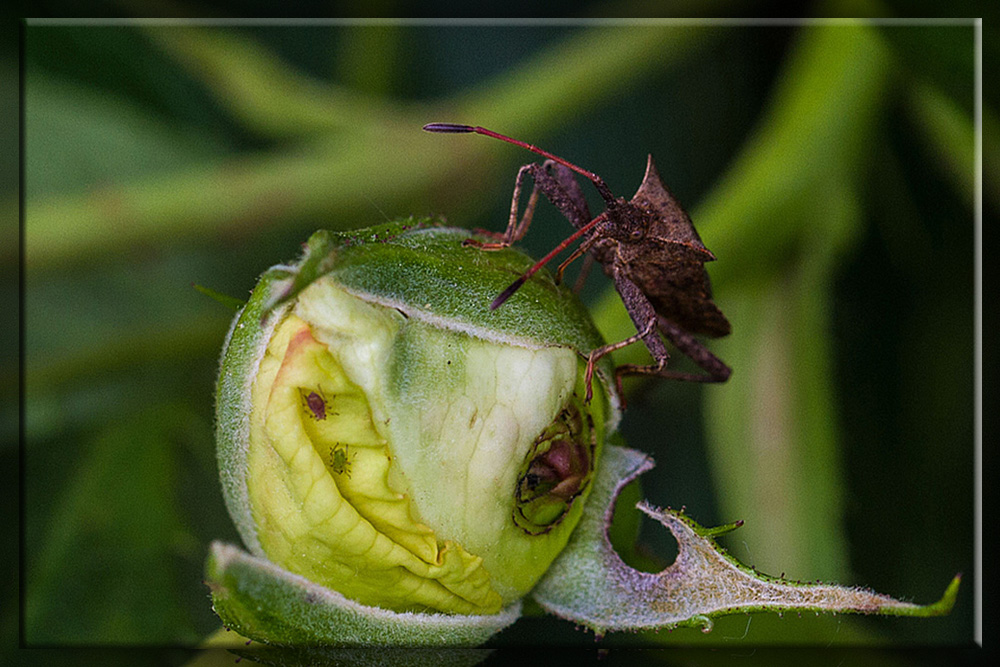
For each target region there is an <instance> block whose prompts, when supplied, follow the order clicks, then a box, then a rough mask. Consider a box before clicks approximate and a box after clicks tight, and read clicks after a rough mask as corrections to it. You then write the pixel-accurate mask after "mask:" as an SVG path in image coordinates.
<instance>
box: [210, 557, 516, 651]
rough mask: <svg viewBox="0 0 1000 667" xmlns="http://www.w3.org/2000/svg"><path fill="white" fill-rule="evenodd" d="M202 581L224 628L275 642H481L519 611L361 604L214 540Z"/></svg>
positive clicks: (376, 644) (512, 608)
mask: <svg viewBox="0 0 1000 667" xmlns="http://www.w3.org/2000/svg"><path fill="white" fill-rule="evenodd" d="M205 579H206V584H207V585H208V587H209V589H210V590H211V591H212V604H213V607H214V609H215V611H216V613H217V614H218V615H219V617H220V618H222V621H223V623H225V624H226V626H227V627H229V628H231V629H233V630H235V631H237V632H238V633H239V634H241V635H243V636H244V637H249V638H251V639H254V640H257V641H261V642H266V643H268V644H272V645H277V646H353V647H365V646H372V647H386V646H409V647H415V646H478V645H479V644H482V643H483V642H485V641H486V640H487V639H489V638H490V637H492V636H493V635H494V634H496V633H497V632H500V631H501V630H503V629H504V628H505V627H507V626H508V625H510V624H511V623H513V622H514V621H516V620H517V618H518V617H519V616H520V615H521V603H520V602H517V603H514V604H512V605H510V606H509V607H507V608H506V609H504V610H503V611H501V612H500V613H499V614H495V615H490V616H466V615H455V614H419V613H397V612H392V611H387V610H384V609H378V608H376V607H366V606H365V605H361V604H358V603H357V602H354V601H352V600H349V599H347V598H345V597H344V596H342V595H341V594H339V593H337V592H336V591H332V590H330V589H328V588H324V587H322V586H318V585H316V584H314V583H312V582H310V581H308V580H306V579H304V578H303V577H300V576H297V575H294V574H291V573H290V572H287V571H285V570H283V569H281V568H279V567H278V566H276V565H274V564H273V563H271V562H269V561H266V560H263V559H260V558H256V557H254V556H251V555H250V554H248V553H246V552H244V551H242V550H241V549H239V548H237V547H234V546H232V545H228V544H222V543H219V542H216V543H214V544H213V545H212V548H211V552H210V554H209V557H208V562H207V564H206V575H205Z"/></svg>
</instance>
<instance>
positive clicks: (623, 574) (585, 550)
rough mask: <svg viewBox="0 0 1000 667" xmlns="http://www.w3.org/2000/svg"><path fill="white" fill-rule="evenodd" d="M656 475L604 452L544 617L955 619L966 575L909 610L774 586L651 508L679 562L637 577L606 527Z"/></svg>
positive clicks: (685, 522) (856, 595)
mask: <svg viewBox="0 0 1000 667" xmlns="http://www.w3.org/2000/svg"><path fill="white" fill-rule="evenodd" d="M652 465H653V462H652V459H650V458H649V457H648V456H646V455H645V454H642V453H640V452H637V451H635V450H631V449H626V448H623V447H614V446H609V447H607V449H606V451H605V460H604V463H603V468H602V470H601V472H600V473H599V474H598V477H597V479H596V480H595V485H594V489H593V492H592V496H591V498H590V502H589V503H588V504H587V508H586V510H585V512H584V515H583V518H582V519H581V521H580V524H579V525H578V526H577V529H576V532H575V533H574V534H573V538H572V539H571V540H570V543H569V544H568V545H567V547H566V549H565V550H564V551H563V553H562V554H561V555H560V556H559V558H558V559H557V560H556V561H555V563H553V565H552V567H551V568H550V569H549V572H548V573H547V574H546V576H545V577H544V579H543V580H542V581H541V582H540V583H539V585H538V586H537V587H536V588H535V589H534V591H533V593H532V594H533V595H534V597H535V599H536V600H537V601H538V602H539V604H540V605H541V606H542V607H543V608H545V609H546V610H548V611H549V612H551V613H553V614H556V615H557V616H560V617H562V618H565V619H567V620H570V621H573V622H575V623H579V624H581V625H584V626H586V627H587V628H589V629H591V630H592V631H594V632H595V633H596V634H598V635H603V634H604V633H606V632H608V631H614V630H646V629H655V628H674V627H679V626H701V627H702V630H703V631H705V632H708V631H709V630H711V628H712V619H713V618H715V617H718V616H723V615H726V614H735V613H748V612H759V611H772V612H782V611H789V610H796V611H804V610H808V611H816V612H820V611H825V612H840V613H863V614H884V615H895V616H937V615H941V614H946V613H948V612H949V611H950V610H951V607H952V605H953V604H954V602H955V596H956V594H957V593H958V585H959V581H960V578H961V575H959V576H956V577H955V578H954V579H953V580H952V582H951V584H950V585H949V586H948V588H947V590H946V591H945V593H944V595H943V596H942V598H941V599H940V600H938V601H937V602H935V603H933V604H930V605H916V604H912V603H908V602H902V601H900V600H896V599H894V598H891V597H889V596H886V595H881V594H878V593H875V592H873V591H870V590H867V589H864V588H856V587H844V586H836V585H827V584H802V583H798V582H794V581H786V580H782V579H779V578H776V577H769V576H767V575H763V574H761V573H759V572H756V571H754V570H753V569H752V568H749V567H747V566H745V565H743V564H742V563H740V562H739V561H737V560H736V559H735V558H733V557H732V556H730V555H729V554H728V553H726V551H725V550H724V549H723V548H722V547H721V546H719V545H718V544H716V542H715V540H714V539H713V537H712V536H713V535H718V534H720V532H726V531H725V530H723V531H720V530H718V529H715V530H713V529H706V528H704V527H702V526H700V525H698V524H697V523H696V522H694V521H693V520H691V519H690V518H688V517H686V516H684V515H683V514H681V513H679V512H676V511H674V510H669V509H668V510H658V509H656V508H653V507H651V506H650V505H648V504H646V503H645V502H642V503H639V504H638V508H639V509H640V510H642V511H643V512H645V513H646V514H647V515H649V516H650V517H652V518H654V519H656V520H658V521H659V522H660V523H662V524H663V525H664V526H666V527H667V528H668V529H669V530H670V532H671V533H673V535H674V537H675V538H676V539H677V544H678V554H677V558H676V560H675V561H674V563H673V564H672V565H670V567H668V568H666V569H665V570H663V571H662V572H659V573H655V574H651V573H646V572H640V571H638V570H635V569H633V568H631V567H629V566H628V565H626V564H625V563H624V562H623V561H622V559H621V558H620V557H619V556H618V554H617V553H615V551H614V549H613V548H612V546H611V543H610V541H609V540H608V536H607V527H608V524H609V523H610V519H611V516H612V511H613V509H614V501H615V499H616V498H617V497H618V493H619V492H620V491H621V489H622V488H624V486H625V485H626V484H628V483H629V482H630V481H632V480H633V479H635V478H636V477H638V476H639V475H640V474H642V473H643V472H645V471H647V470H649V469H650V468H651V467H652ZM735 527H736V525H733V524H730V525H728V526H726V527H724V528H726V529H730V530H731V529H733V528H735Z"/></svg>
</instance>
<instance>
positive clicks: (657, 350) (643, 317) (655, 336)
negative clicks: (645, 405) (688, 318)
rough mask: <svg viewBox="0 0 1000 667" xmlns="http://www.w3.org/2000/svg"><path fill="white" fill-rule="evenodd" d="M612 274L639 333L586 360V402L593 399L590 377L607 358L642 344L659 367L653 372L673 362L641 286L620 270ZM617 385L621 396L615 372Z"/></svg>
mask: <svg viewBox="0 0 1000 667" xmlns="http://www.w3.org/2000/svg"><path fill="white" fill-rule="evenodd" d="M612 273H613V277H614V281H615V289H617V290H618V294H619V296H621V298H622V303H624V304H625V310H626V311H628V314H629V317H630V318H632V323H633V324H634V325H635V328H636V331H638V332H639V333H637V334H635V335H633V336H629V337H628V338H626V339H625V340H622V341H619V342H617V343H612V344H611V345H605V346H604V347H600V348H597V349H596V350H593V351H592V352H591V353H590V355H589V357H588V359H587V374H588V375H587V378H588V382H587V400H589V399H590V395H591V387H590V382H589V377H590V375H591V374H593V367H594V363H595V362H596V361H597V360H598V359H600V358H601V357H603V356H604V355H605V354H608V353H610V352H613V351H614V350H619V349H621V348H623V347H626V346H628V345H631V344H632V343H637V342H638V341H640V340H641V341H642V342H643V343H645V344H646V349H648V350H649V353H650V354H651V355H652V356H653V359H654V360H655V361H656V364H654V365H652V366H650V367H649V368H650V369H653V368H655V369H662V368H663V367H664V366H666V365H667V360H668V359H670V353H669V352H667V346H666V345H665V344H664V342H663V340H662V339H661V338H660V335H659V333H657V330H656V326H657V317H656V310H655V309H654V308H653V304H652V303H650V301H649V299H648V298H647V297H646V295H645V294H643V293H642V290H641V289H639V286H638V285H636V284H635V283H634V282H632V281H631V280H629V279H628V278H627V277H626V276H625V274H624V272H623V271H622V270H621V269H620V268H619V267H618V266H615V267H614V268H613V271H612ZM615 383H616V384H617V389H618V393H619V394H621V389H622V388H621V375H620V374H619V373H618V370H617V369H616V370H615Z"/></svg>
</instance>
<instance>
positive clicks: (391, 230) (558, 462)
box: [218, 225, 618, 615]
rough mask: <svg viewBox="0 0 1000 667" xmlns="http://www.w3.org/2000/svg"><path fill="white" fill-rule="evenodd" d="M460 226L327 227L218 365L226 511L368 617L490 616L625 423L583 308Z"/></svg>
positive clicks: (566, 522) (510, 595) (284, 273)
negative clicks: (519, 281) (590, 388)
mask: <svg viewBox="0 0 1000 667" xmlns="http://www.w3.org/2000/svg"><path fill="white" fill-rule="evenodd" d="M465 238H468V232H465V231H460V230H453V229H445V228H439V227H426V226H425V225H415V226H414V227H413V228H412V229H411V228H408V227H406V226H405V225H391V226H384V227H382V228H376V229H373V230H365V231H363V232H359V233H356V234H333V233H328V232H319V233H317V235H315V236H314V237H313V239H311V240H310V242H309V244H308V246H307V251H306V254H305V256H304V257H303V259H302V261H301V262H299V263H298V264H297V265H296V266H292V267H286V266H283V267H275V268H274V269H272V270H271V271H269V272H268V273H266V274H265V276H264V277H263V278H262V280H261V282H260V283H259V285H258V287H257V288H256V289H255V291H254V293H253V295H252V296H251V299H250V301H249V303H248V304H247V306H246V307H245V308H244V310H243V311H242V312H241V313H240V314H239V316H238V317H237V319H236V322H235V323H234V326H233V329H232V332H231V334H230V337H229V340H228V342H227V345H226V349H225V351H224V355H223V361H222V370H221V374H220V379H219V386H218V418H219V420H218V424H219V426H218V440H219V460H220V466H221V474H222V480H223V489H224V494H225V497H226V501H227V505H228V507H229V509H230V513H231V514H232V516H233V518H234V521H235V523H236V525H237V528H238V530H239V532H240V534H241V537H242V538H243V540H244V542H245V544H246V546H247V547H248V548H249V550H250V551H251V552H252V554H253V555H254V556H256V557H258V558H261V559H266V560H267V561H270V562H271V563H273V564H275V565H277V566H279V567H280V568H282V569H284V570H287V571H288V572H290V573H292V574H294V575H299V576H301V577H303V578H304V579H306V580H308V581H309V582H311V583H313V584H317V585H319V586H322V587H324V588H328V589H332V590H334V591H337V592H339V593H341V594H343V595H344V596H345V597H347V598H349V599H351V600H354V601H356V602H359V603H361V604H362V605H369V606H371V607H378V608H381V609H384V610H394V611H401V612H404V611H418V612H424V611H432V612H448V613H458V614H474V615H490V614H496V613H498V612H500V611H501V610H502V609H503V608H504V607H507V606H509V605H511V604H513V603H515V602H516V601H518V600H519V599H520V598H521V597H522V596H524V595H525V594H526V593H527V592H528V591H529V590H530V589H531V588H532V587H533V586H534V585H535V583H536V582H537V581H538V579H539V578H540V577H541V576H542V574H544V572H545V571H546V570H547V569H548V567H549V565H550V564H551V563H552V561H553V560H554V559H555V557H556V556H557V555H558V554H559V552H560V551H561V550H562V549H563V547H564V546H565V545H566V543H567V541H568V539H569V536H570V534H571V532H572V530H573V528H574V526H575V525H576V523H577V522H578V521H579V519H580V516H581V513H582V511H583V505H584V501H585V499H586V497H587V495H588V493H589V491H590V486H591V480H592V478H593V475H594V470H595V466H596V465H597V462H598V459H599V458H600V453H601V450H602V447H603V443H604V440H605V437H606V434H607V433H608V432H609V431H610V430H611V429H613V428H614V427H615V423H616V421H617V419H618V407H617V402H616V401H617V399H616V397H615V396H613V395H612V394H611V393H609V390H608V387H609V386H612V385H613V383H609V382H608V380H609V378H610V377H611V369H610V367H609V366H607V365H603V366H599V367H598V369H597V373H596V375H595V381H594V389H595V396H594V399H593V400H591V401H590V402H585V401H584V399H583V397H584V395H585V389H586V388H585V384H584V371H585V366H586V360H585V355H586V353H587V352H589V351H590V350H591V349H593V348H595V347H599V346H600V345H601V344H602V341H601V339H600V336H599V335H598V334H597V332H596V330H595V329H594V327H593V325H592V323H591V321H590V319H589V317H588V316H587V315H586V312H585V311H584V310H583V308H582V306H581V305H580V303H579V301H578V300H577V299H576V298H575V297H574V296H573V295H572V294H571V293H570V292H569V291H568V290H566V289H565V288H563V287H561V286H558V285H556V284H555V283H554V282H553V281H552V279H551V278H542V279H537V278H536V279H533V280H532V281H529V283H528V284H527V285H525V287H524V288H523V289H522V290H521V292H520V293H519V294H518V295H517V297H516V298H514V299H511V301H510V303H509V304H507V305H505V306H504V308H501V309H498V310H497V311H490V310H489V308H488V305H489V303H490V301H491V300H492V297H493V296H495V294H496V293H498V292H499V291H500V290H502V289H503V287H505V286H506V285H507V284H509V282H510V281H511V280H512V279H513V277H515V276H516V275H518V274H520V273H521V272H522V271H523V270H524V269H526V268H527V267H528V266H530V265H531V263H532V261H531V259H530V258H528V257H527V256H525V255H523V254H521V253H519V252H517V251H514V250H504V251H499V252H484V251H482V250H479V249H476V248H466V247H463V246H462V243H461V242H462V240H463V239H465Z"/></svg>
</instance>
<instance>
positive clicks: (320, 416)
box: [305, 391, 326, 421]
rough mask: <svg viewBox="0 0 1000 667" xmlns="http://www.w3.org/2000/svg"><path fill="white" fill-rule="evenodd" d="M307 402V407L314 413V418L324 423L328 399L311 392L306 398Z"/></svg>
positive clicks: (320, 394)
mask: <svg viewBox="0 0 1000 667" xmlns="http://www.w3.org/2000/svg"><path fill="white" fill-rule="evenodd" d="M305 401H306V407H307V408H309V412H311V413H312V416H313V418H314V419H315V420H316V421H323V420H324V419H326V399H325V398H324V397H323V394H322V393H321V392H320V393H317V392H315V391H311V392H309V394H308V395H306V397H305Z"/></svg>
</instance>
